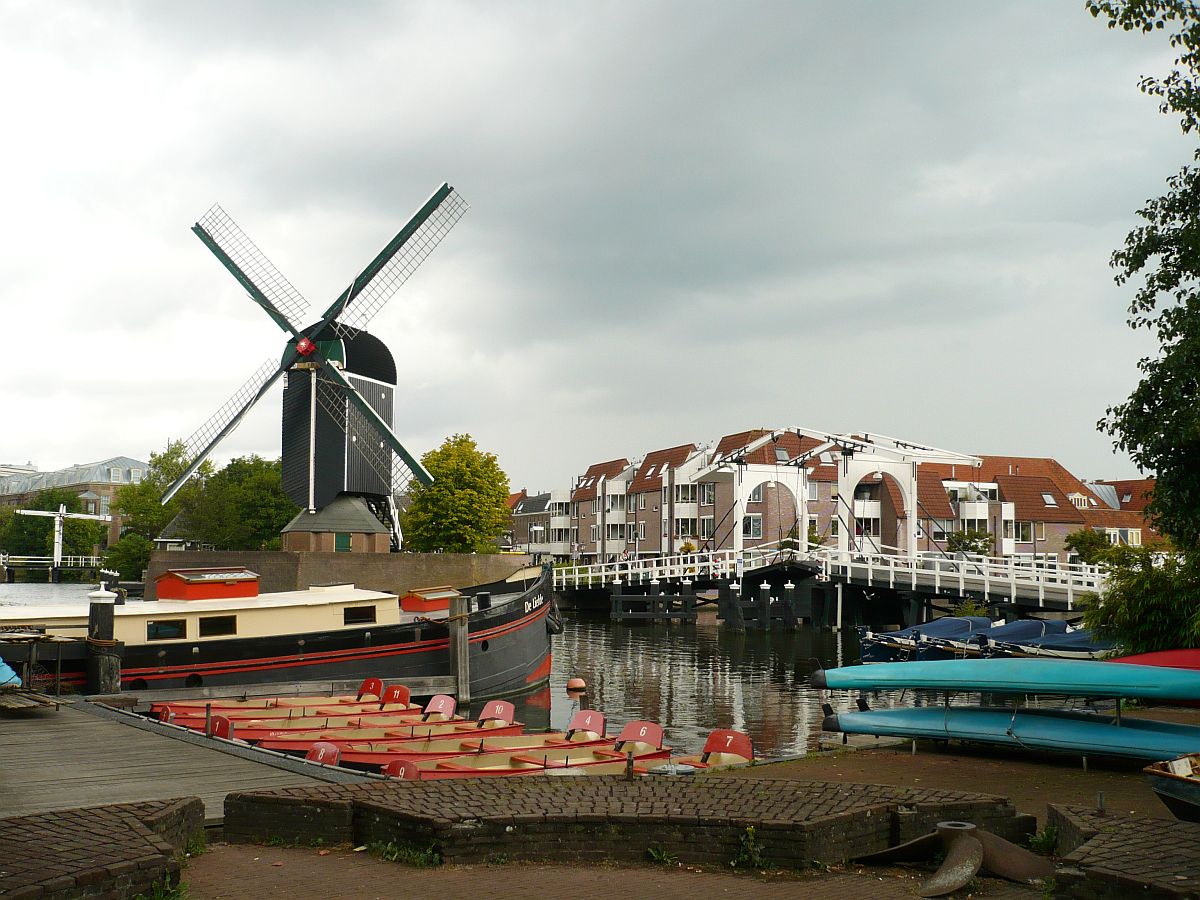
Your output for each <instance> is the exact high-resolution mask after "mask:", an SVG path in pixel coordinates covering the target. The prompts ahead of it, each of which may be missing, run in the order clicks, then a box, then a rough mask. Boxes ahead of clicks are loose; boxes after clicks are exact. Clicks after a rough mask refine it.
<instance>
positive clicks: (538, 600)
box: [525, 594, 546, 612]
mask: <svg viewBox="0 0 1200 900" xmlns="http://www.w3.org/2000/svg"><path fill="white" fill-rule="evenodd" d="M545 602H546V601H545V600H544V599H543V598H542V595H541V594H538V595H537V596H536V597H534V598H533V599H532V600H526V601H525V612H533V611H534V610H535V609H537V608H538V607H539V606H541V605H542V604H543V603H545Z"/></svg>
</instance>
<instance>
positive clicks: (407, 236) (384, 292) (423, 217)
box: [335, 184, 470, 329]
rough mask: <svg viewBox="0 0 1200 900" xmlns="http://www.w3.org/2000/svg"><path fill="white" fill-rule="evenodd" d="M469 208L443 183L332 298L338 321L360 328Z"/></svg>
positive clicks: (458, 195) (344, 324)
mask: <svg viewBox="0 0 1200 900" xmlns="http://www.w3.org/2000/svg"><path fill="white" fill-rule="evenodd" d="M469 208H470V207H469V206H468V205H467V202H466V201H465V200H463V199H462V196H461V195H460V194H458V193H457V192H456V191H455V190H454V188H452V187H450V185H448V184H443V185H442V186H441V187H440V188H438V189H437V190H436V191H434V193H433V196H432V197H430V198H429V200H427V201H426V203H425V205H424V206H422V207H421V209H420V210H418V211H417V214H416V215H415V216H413V217H412V219H410V220H409V221H408V224H406V225H405V226H404V227H403V228H402V229H400V231H398V232H397V233H396V236H395V237H394V238H392V239H391V240H390V241H389V242H388V244H387V246H386V247H384V248H383V250H381V251H380V252H379V255H378V256H376V257H375V259H373V260H372V261H371V263H370V265H368V266H367V267H366V268H365V269H364V270H363V271H362V272H361V273H359V275H358V277H357V278H355V279H354V281H353V282H351V284H350V286H349V287H348V288H346V290H345V291H344V292H343V293H342V295H341V297H339V298H338V299H337V301H335V306H336V305H338V304H341V308H342V312H341V313H340V314H339V315H338V316H337V322H338V323H339V324H341V325H343V326H349V327H351V328H358V329H363V328H366V326H367V323H368V322H370V321H371V319H372V318H374V316H375V314H376V313H377V312H379V310H381V309H382V308H383V306H384V304H386V303H387V302H388V300H390V299H391V298H392V295H394V294H395V293H396V291H397V290H399V289H400V286H401V285H402V284H404V282H405V281H407V280H408V277H409V276H410V275H412V273H413V272H415V271H416V270H417V267H418V266H419V265H421V263H422V262H424V261H425V259H426V257H428V256H429V254H430V253H432V252H433V250H434V248H435V247H437V245H438V244H439V243H440V242H441V240H442V238H444V237H445V236H446V234H447V233H448V232H449V231H450V229H451V228H453V227H454V225H455V223H456V222H458V220H459V219H461V218H462V216H463V213H465V212H466V211H467V210H468V209H469Z"/></svg>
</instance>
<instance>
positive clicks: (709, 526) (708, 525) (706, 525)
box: [700, 516, 716, 541]
mask: <svg viewBox="0 0 1200 900" xmlns="http://www.w3.org/2000/svg"><path fill="white" fill-rule="evenodd" d="M714 534H716V525H715V523H714V522H713V517H712V516H701V517H700V539H701V540H703V541H707V540H711V539H712V536H713V535H714Z"/></svg>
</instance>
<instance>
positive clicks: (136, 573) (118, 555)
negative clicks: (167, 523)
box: [104, 531, 154, 581]
mask: <svg viewBox="0 0 1200 900" xmlns="http://www.w3.org/2000/svg"><path fill="white" fill-rule="evenodd" d="M153 549H154V544H153V543H152V542H151V541H150V540H148V539H147V538H145V537H143V536H142V535H140V534H138V533H137V532H136V531H130V532H128V533H126V534H124V535H122V536H121V539H120V540H119V541H117V542H116V543H115V544H113V545H112V546H111V547H109V548H108V552H107V553H105V554H104V564H105V565H106V566H108V567H109V568H110V569H116V570H117V571H118V572H120V573H121V577H122V578H124V579H126V580H128V581H138V580H140V579H141V577H142V572H144V571H145V570H146V567H147V566H148V565H149V564H150V552H151V551H152V550H153Z"/></svg>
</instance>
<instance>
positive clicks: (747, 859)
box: [729, 825, 767, 869]
mask: <svg viewBox="0 0 1200 900" xmlns="http://www.w3.org/2000/svg"><path fill="white" fill-rule="evenodd" d="M764 849H765V848H764V847H763V845H762V842H761V841H759V839H758V837H757V835H756V834H755V833H754V826H753V825H747V826H746V830H745V831H744V832H742V834H741V837H740V838H739V845H738V852H737V856H735V857H734V858H733V859H731V860H730V861H729V865H731V866H732V867H733V868H735V869H761V868H763V867H764V866H765V865H766V864H767V861H766V858H765V857H764V856H763V850H764Z"/></svg>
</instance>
